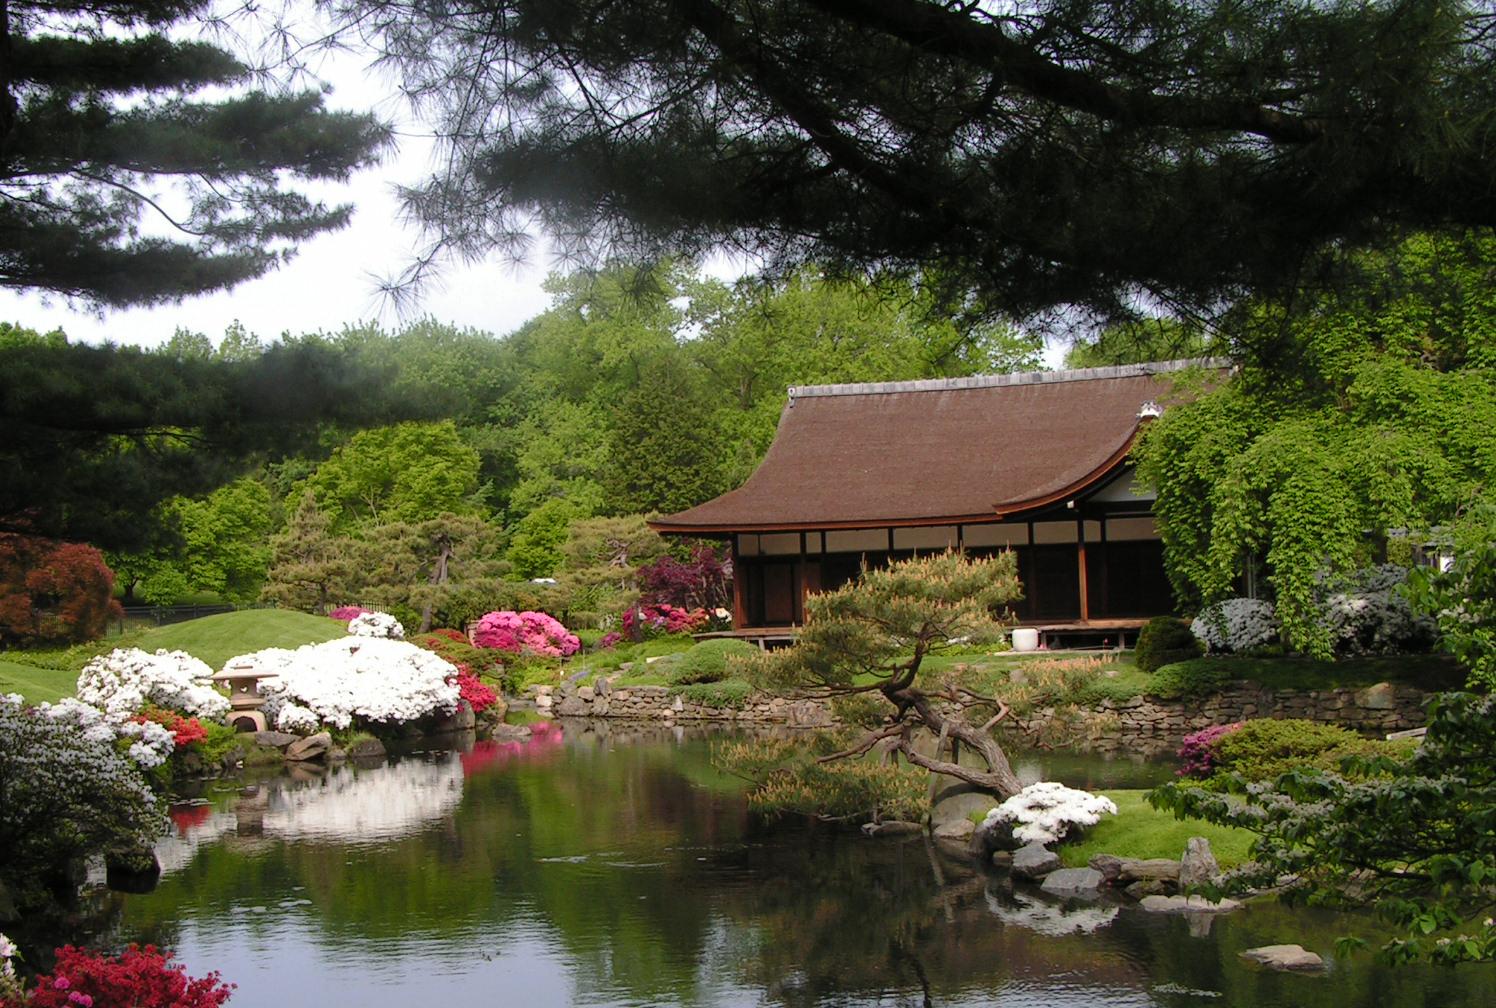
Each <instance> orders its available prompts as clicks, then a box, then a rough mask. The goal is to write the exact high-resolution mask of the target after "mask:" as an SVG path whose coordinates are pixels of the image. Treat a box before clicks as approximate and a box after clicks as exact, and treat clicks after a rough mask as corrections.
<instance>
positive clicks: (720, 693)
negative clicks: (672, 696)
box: [671, 679, 753, 708]
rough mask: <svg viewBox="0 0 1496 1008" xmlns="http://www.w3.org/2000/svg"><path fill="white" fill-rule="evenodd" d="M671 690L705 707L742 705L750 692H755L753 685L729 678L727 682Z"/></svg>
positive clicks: (678, 687) (696, 684)
mask: <svg viewBox="0 0 1496 1008" xmlns="http://www.w3.org/2000/svg"><path fill="white" fill-rule="evenodd" d="M671 692H672V693H678V694H680V695H681V696H682V697H685V699H686V700H687V701H689V702H690V703H696V704H700V705H701V706H703V707H719V708H721V707H741V706H743V703H744V702H745V701H746V700H747V699H748V694H750V693H752V692H753V687H752V686H750V685H749V684H748V683H745V682H741V681H739V680H736V679H729V680H728V681H727V682H707V683H695V684H693V685H690V686H676V687H673V688H672V689H671Z"/></svg>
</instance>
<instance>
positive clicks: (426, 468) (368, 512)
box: [307, 420, 482, 531]
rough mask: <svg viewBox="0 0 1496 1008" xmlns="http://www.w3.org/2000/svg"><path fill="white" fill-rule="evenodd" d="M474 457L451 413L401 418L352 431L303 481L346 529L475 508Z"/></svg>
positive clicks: (341, 528) (334, 521)
mask: <svg viewBox="0 0 1496 1008" xmlns="http://www.w3.org/2000/svg"><path fill="white" fill-rule="evenodd" d="M478 465H479V462H478V453H477V452H475V451H474V450H473V449H472V448H471V447H469V446H468V445H467V444H466V443H464V441H463V439H462V436H461V435H460V434H459V433H458V432H457V427H456V425H455V424H454V423H452V421H450V420H444V421H441V422H439V423H403V424H396V425H394V426H392V427H377V428H373V429H371V430H366V431H360V432H359V433H357V434H355V435H353V437H352V438H350V439H349V441H348V443H347V444H345V445H343V446H342V447H340V448H338V449H336V450H335V451H334V452H333V453H332V457H331V458H329V459H328V460H327V461H325V462H323V463H322V464H321V465H319V466H318V467H317V471H316V472H315V473H313V474H312V477H311V479H309V480H308V481H307V487H308V489H310V490H311V491H312V492H313V493H315V494H316V495H317V500H318V502H319V503H320V504H321V505H322V506H323V507H324V508H325V509H326V511H327V515H328V518H329V519H330V520H331V522H332V524H333V527H334V528H335V529H337V530H339V531H348V530H351V529H355V528H359V527H361V526H372V525H379V524H388V523H391V522H397V521H399V522H416V521H421V520H423V519H426V518H432V517H435V516H437V515H439V514H443V513H452V514H475V513H477V512H479V511H480V510H482V508H481V505H480V503H479V499H478Z"/></svg>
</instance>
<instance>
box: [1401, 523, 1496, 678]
mask: <svg viewBox="0 0 1496 1008" xmlns="http://www.w3.org/2000/svg"><path fill="white" fill-rule="evenodd" d="M1450 531H1451V532H1452V533H1453V542H1451V543H1449V544H1448V545H1449V547H1450V563H1449V566H1448V569H1447V570H1437V569H1434V568H1421V569H1419V570H1417V571H1415V572H1414V576H1413V577H1412V578H1410V589H1411V595H1412V599H1413V603H1414V604H1415V605H1416V606H1418V607H1419V608H1421V609H1422V610H1423V611H1425V612H1428V613H1431V614H1433V616H1434V618H1435V619H1436V620H1437V621H1438V624H1439V633H1440V636H1441V637H1442V638H1443V640H1444V645H1445V647H1447V648H1448V649H1449V650H1450V652H1451V653H1453V654H1454V656H1455V657H1456V658H1458V659H1459V660H1460V662H1461V663H1462V664H1463V665H1464V666H1465V668H1467V669H1468V670H1469V672H1470V686H1471V687H1472V688H1475V689H1483V690H1486V691H1488V692H1489V691H1491V690H1493V689H1496V504H1492V503H1491V501H1490V499H1489V498H1484V497H1482V498H1480V499H1477V500H1476V501H1475V502H1474V503H1473V504H1472V505H1471V506H1470V507H1469V508H1468V509H1467V510H1466V512H1465V513H1464V514H1462V515H1461V516H1460V518H1459V520H1458V521H1456V522H1455V523H1454V525H1453V527H1452V529H1451V530H1450Z"/></svg>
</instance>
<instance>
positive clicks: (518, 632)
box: [473, 609, 582, 658]
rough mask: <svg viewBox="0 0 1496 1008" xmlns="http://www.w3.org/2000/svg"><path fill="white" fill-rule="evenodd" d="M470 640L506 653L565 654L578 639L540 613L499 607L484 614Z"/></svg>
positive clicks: (573, 648) (576, 645)
mask: <svg viewBox="0 0 1496 1008" xmlns="http://www.w3.org/2000/svg"><path fill="white" fill-rule="evenodd" d="M473 643H474V644H476V645H478V646H479V647H485V648H494V649H495V650H498V651H503V652H505V653H506V654H514V655H521V654H523V655H541V656H548V657H552V658H555V657H565V656H566V655H571V654H576V652H577V651H578V649H580V648H581V646H582V642H581V641H580V640H578V639H577V636H576V635H575V634H573V633H571V632H570V631H568V630H567V629H566V627H564V626H562V625H561V623H560V622H559V621H558V620H556V619H555V617H553V616H550V615H549V614H547V613H543V612H530V611H528V610H526V611H525V612H514V611H513V610H508V609H506V610H503V611H500V612H491V613H486V614H485V615H484V616H483V618H482V619H480V620H478V626H477V628H476V629H475V630H474V631H473Z"/></svg>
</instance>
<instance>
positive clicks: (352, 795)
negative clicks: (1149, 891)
mask: <svg viewBox="0 0 1496 1008" xmlns="http://www.w3.org/2000/svg"><path fill="white" fill-rule="evenodd" d="M711 744H712V743H711V739H710V738H706V737H700V736H697V737H693V736H691V735H689V734H688V733H685V732H681V731H675V732H672V731H670V730H668V729H648V730H642V731H640V732H636V733H626V732H623V731H621V730H619V729H617V728H609V727H608V726H606V725H602V726H589V725H586V724H584V723H580V722H577V723H568V724H567V726H566V732H565V734H564V735H563V734H562V733H560V732H558V731H554V730H542V732H541V733H540V734H539V735H537V737H536V738H535V739H534V740H532V741H531V742H529V743H526V744H515V743H510V744H507V745H504V744H495V743H479V744H478V745H477V746H476V747H475V748H473V749H472V750H471V751H468V752H462V753H428V754H413V755H407V756H405V757H404V758H401V759H399V760H398V761H390V762H380V763H379V764H378V765H375V766H368V767H355V766H344V767H341V768H338V769H334V770H332V771H330V772H329V773H327V774H326V775H325V776H318V775H315V774H303V775H302V776H303V778H304V779H302V780H295V779H293V778H291V777H289V776H280V777H277V778H273V779H268V780H264V781H261V782H259V783H258V785H256V786H252V787H242V786H241V787H239V788H236V789H235V790H232V791H230V790H227V789H226V790H225V792H224V793H222V794H217V795H213V796H210V800H209V801H208V802H207V803H206V804H198V805H189V806H179V807H177V808H176V809H174V812H173V821H174V830H173V834H172V836H170V837H168V838H167V839H166V840H164V841H163V842H162V845H161V848H160V854H161V858H162V861H163V865H164V867H165V874H164V876H163V878H162V881H161V884H160V886H159V887H158V888H157V889H156V890H155V891H154V892H151V893H148V894H144V895H135V896H118V895H111V897H110V899H111V900H112V901H115V910H114V913H113V916H112V924H111V925H110V927H109V930H108V933H106V934H104V935H101V936H100V938H101V939H102V940H104V941H106V942H118V943H123V942H128V941H140V942H154V943H156V944H158V945H162V946H165V947H168V948H173V949H176V950H177V952H178V955H179V958H180V959H181V960H182V961H184V962H185V963H186V964H187V966H188V969H189V971H190V972H192V973H194V974H202V973H205V972H207V971H208V970H214V969H216V970H218V971H220V972H221V973H222V974H223V977H224V978H225V979H226V980H229V981H232V982H234V983H237V984H238V990H237V991H236V992H235V994H234V997H233V999H232V1000H231V1001H230V1005H231V1006H234V1008H269V1006H275V1008H288V1006H302V1005H305V1006H322V1005H355V1006H359V1008H380V1006H392V1008H393V1006H399V1008H409V1006H411V1005H425V1004H440V1003H450V1004H459V1003H460V1004H464V1005H473V1004H492V1005H506V1004H516V1005H525V1006H527V1008H528V1006H550V1005H556V1006H561V1005H595V1006H615V1005H616V1006H635V1005H638V1006H643V1005H650V1006H654V1005H701V1006H729V1005H730V1006H737V1005H786V1006H797V1008H798V1006H811V1005H1001V1006H1014V1008H1017V1006H1027V1005H1034V1006H1038V1005H1044V1006H1068V1005H1076V1006H1081V1005H1084V1006H1086V1008H1100V1006H1142V1005H1161V1006H1184V1005H1223V1006H1224V1005H1240V1006H1253V1008H1273V1006H1284V1008H1287V1006H1299V1005H1334V1006H1336V1008H1360V1006H1366V1008H1372V1006H1376V1008H1389V1006H1410V1008H1411V1006H1423V1005H1428V1006H1436V1005H1437V1006H1439V1008H1463V1006H1470V1008H1474V1006H1476V1005H1490V1004H1492V1003H1496V969H1493V968H1490V967H1484V966H1482V967H1470V968H1461V969H1459V970H1454V971H1448V970H1433V969H1425V968H1419V969H1401V970H1391V969H1386V968H1382V967H1378V966H1376V965H1374V964H1372V963H1371V962H1370V961H1369V959H1367V958H1366V957H1361V958H1358V959H1355V960H1351V961H1349V962H1346V961H1339V962H1335V963H1334V964H1333V966H1332V970H1331V972H1330V974H1329V975H1328V976H1321V977H1307V976H1294V975H1285V974H1277V973H1267V972H1261V971H1259V970H1256V969H1254V968H1250V967H1248V966H1246V965H1244V964H1242V963H1241V962H1240V961H1239V960H1238V958H1237V953H1238V952H1239V951H1240V950H1241V949H1244V948H1249V947H1252V946H1255V945H1263V944H1271V943H1278V942H1300V943H1302V944H1304V945H1305V946H1306V947H1309V948H1313V949H1315V950H1317V951H1320V952H1322V953H1328V952H1329V951H1330V950H1331V947H1332V941H1333V936H1334V935H1335V934H1338V933H1342V932H1343V931H1344V930H1346V929H1347V928H1348V927H1356V926H1359V927H1361V929H1362V930H1363V931H1364V930H1365V925H1366V923H1367V922H1365V921H1360V920H1350V921H1347V920H1346V919H1345V918H1340V919H1335V918H1329V917H1326V916H1324V915H1312V916H1311V915H1305V914H1304V913H1302V912H1296V913H1289V912H1288V911H1286V910H1284V909H1283V908H1281V907H1279V906H1277V905H1276V904H1274V903H1265V904H1262V905H1256V904H1254V905H1253V906H1251V907H1249V908H1248V909H1247V910H1245V911H1243V912H1240V913H1238V914H1235V915H1231V916H1227V917H1225V918H1220V919H1216V920H1214V921H1210V922H1207V921H1188V920H1185V919H1182V918H1177V917H1162V916H1155V915H1150V914H1147V913H1145V912H1143V911H1141V910H1138V909H1136V908H1135V907H1133V906H1129V905H1123V904H1121V903H1112V902H1101V903H1092V904H1085V903H1077V904H1070V905H1065V904H1060V903H1057V902H1054V901H1051V900H1049V899H1047V898H1045V897H1044V896H1042V895H1041V894H1040V893H1039V892H1038V890H1037V889H1034V888H1031V887H1025V886H1020V887H1017V888H1015V887H1013V886H1011V885H1009V884H1008V882H1007V879H1006V878H1005V877H1004V876H1003V875H1001V874H999V873H993V872H983V871H977V870H975V869H974V868H973V867H972V866H970V865H966V864H963V863H962V862H961V861H960V860H959V859H947V858H943V857H941V856H940V855H939V853H938V852H937V851H936V850H935V849H934V848H932V847H931V846H929V845H928V844H927V843H926V842H925V841H924V840H923V839H922V838H914V839H906V840H902V841H895V840H865V839H863V838H861V837H860V836H858V835H857V834H855V833H848V832H845V831H841V830H836V829H829V828H826V827H824V826H823V827H819V828H818V827H816V826H815V825H814V824H809V823H804V822H780V823H777V824H766V823H763V822H760V821H758V820H757V819H755V818H754V817H752V816H750V815H749V814H748V813H747V812H746V810H745V808H744V804H743V801H742V798H741V796H740V794H739V790H738V787H737V785H736V783H735V782H734V781H733V780H732V779H731V778H726V777H723V776H722V775H720V774H718V773H717V772H716V771H714V770H713V769H712V767H711V764H710V746H711ZM1046 759H1052V758H1050V757H1045V756H1042V755H1033V756H1029V755H1026V756H1023V757H1020V758H1019V759H1018V760H1017V763H1018V765H1019V767H1020V769H1021V770H1022V772H1024V773H1025V774H1027V775H1030V776H1037V775H1040V774H1045V775H1048V774H1050V773H1052V774H1053V775H1055V776H1058V777H1060V778H1061V779H1063V780H1066V781H1067V782H1069V783H1072V784H1083V785H1087V786H1091V787H1102V786H1129V787H1138V786H1145V785H1147V784H1148V783H1151V782H1153V781H1155V780H1157V779H1160V778H1161V777H1162V776H1167V774H1168V770H1167V768H1159V767H1156V766H1149V765H1147V764H1138V763H1129V762H1119V763H1112V764H1107V763H1102V762H1100V761H1099V760H1090V761H1086V762H1077V761H1075V760H1074V758H1071V759H1070V760H1067V761H1064V765H1060V763H1061V761H1059V760H1055V765H1053V766H1048V767H1047V766H1045V765H1043V764H1044V761H1045V760H1046ZM241 784H242V782H241Z"/></svg>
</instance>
